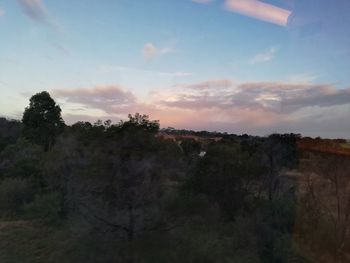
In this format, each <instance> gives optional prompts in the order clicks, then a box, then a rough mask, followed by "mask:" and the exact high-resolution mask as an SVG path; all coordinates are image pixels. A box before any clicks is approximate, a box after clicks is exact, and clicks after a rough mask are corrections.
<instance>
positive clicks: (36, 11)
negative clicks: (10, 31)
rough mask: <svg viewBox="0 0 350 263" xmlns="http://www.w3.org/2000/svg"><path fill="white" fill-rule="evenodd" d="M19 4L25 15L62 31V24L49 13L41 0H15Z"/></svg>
mask: <svg viewBox="0 0 350 263" xmlns="http://www.w3.org/2000/svg"><path fill="white" fill-rule="evenodd" d="M17 1H18V3H19V4H20V5H21V7H22V10H23V12H24V14H25V15H26V16H28V17H29V18H30V19H32V20H33V21H35V22H37V23H41V24H45V25H48V26H50V27H52V28H53V29H55V30H57V31H58V32H62V31H63V29H62V26H61V25H59V24H58V23H57V22H56V21H55V20H54V19H53V18H52V16H51V15H50V14H49V12H48V10H47V8H46V6H45V4H44V3H43V1H42V0H17Z"/></svg>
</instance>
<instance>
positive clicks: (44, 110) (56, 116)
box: [22, 91, 65, 150]
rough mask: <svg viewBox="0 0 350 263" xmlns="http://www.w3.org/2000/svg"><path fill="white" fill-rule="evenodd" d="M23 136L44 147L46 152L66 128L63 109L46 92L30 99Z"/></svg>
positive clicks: (23, 120)
mask: <svg viewBox="0 0 350 263" xmlns="http://www.w3.org/2000/svg"><path fill="white" fill-rule="evenodd" d="M22 122H23V136H24V137H25V138H26V139H28V140H29V141H31V142H33V143H36V144H39V145H42V146H43V147H44V149H45V150H48V149H49V148H50V146H51V145H52V144H53V143H54V142H55V138H56V137H57V135H58V134H60V133H61V132H62V131H63V128H64V126H65V124H64V121H63V119H62V117H61V108H60V106H59V105H57V104H56V102H55V101H54V100H53V99H52V98H51V96H50V94H49V93H48V92H46V91H43V92H40V93H37V94H35V95H33V96H32V97H31V98H30V104H29V107H27V108H26V109H25V111H24V114H23V118H22Z"/></svg>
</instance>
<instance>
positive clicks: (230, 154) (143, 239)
mask: <svg viewBox="0 0 350 263" xmlns="http://www.w3.org/2000/svg"><path fill="white" fill-rule="evenodd" d="M168 129H170V130H171V132H172V133H180V134H184V132H185V131H181V130H180V131H178V132H177V131H176V130H174V129H172V128H168ZM159 132H160V124H159V122H158V121H155V120H150V119H149V117H148V116H146V115H141V114H138V113H137V114H135V115H129V116H128V120H126V121H120V122H119V123H117V124H113V123H111V122H110V121H105V122H102V121H97V122H96V123H93V124H91V123H89V122H77V123H75V124H73V125H66V124H65V123H64V121H63V119H62V117H61V109H60V107H59V105H57V104H56V102H55V101H54V100H53V99H52V98H51V96H50V95H49V93H47V92H41V93H38V94H35V95H34V96H32V97H31V99H30V104H29V106H28V107H27V108H26V109H25V111H24V114H23V118H22V120H21V121H9V120H6V119H0V243H1V242H2V241H3V240H1V231H8V232H5V234H6V235H5V234H4V235H5V236H6V242H7V247H6V248H5V249H3V250H2V251H1V252H0V261H1V262H189V263H190V262H191V263H192V262H193V263H194V262H208V263H209V262H242V263H243V262H247V263H248V262H252V263H253V262H266V263H267V262H269V263H270V262H276V263H277V262H346V261H344V260H346V259H347V258H346V256H347V252H346V251H347V249H348V246H349V243H348V234H347V233H348V229H347V227H346V226H347V223H348V221H347V220H348V219H349V215H350V206H349V209H348V210H349V213H347V212H346V213H345V211H347V209H346V208H347V202H346V200H347V199H346V198H347V197H348V194H347V192H346V189H344V188H340V184H341V185H344V184H345V183H344V181H342V182H340V181H337V180H338V179H337V180H336V179H334V177H332V175H333V174H332V170H331V169H330V170H327V169H326V168H324V166H322V167H323V168H322V169H321V171H320V172H319V174H321V173H323V172H324V171H329V175H328V177H325V178H330V179H329V180H332V182H333V185H335V184H337V187H338V190H337V191H338V192H337V194H338V197H336V198H335V201H337V203H338V205H337V207H338V209H337V210H335V211H336V212H337V216H336V217H334V216H333V213H332V212H329V215H328V216H326V215H325V212H322V211H326V208H325V206H324V204H323V203H322V202H321V201H322V200H320V199H321V198H320V197H319V196H318V195H315V191H316V190H315V189H316V187H320V186H319V184H317V183H316V182H317V181H316V180H314V181H312V182H313V184H311V183H310V184H309V185H308V186H309V188H307V189H306V190H305V191H304V192H303V193H300V191H299V190H300V189H299V188H300V185H301V183H300V180H299V178H297V177H293V176H290V175H289V174H288V172H290V171H296V170H300V169H301V168H302V167H304V166H305V160H306V162H307V160H309V161H310V158H305V156H303V155H301V153H300V152H299V151H298V148H297V141H298V139H299V138H300V135H296V134H272V135H270V136H268V137H253V136H248V135H245V136H236V135H229V134H220V135H221V136H222V139H221V140H219V141H211V142H209V143H206V144H203V143H202V142H200V141H196V140H194V139H191V138H182V139H181V140H180V141H176V140H175V141H174V140H166V139H164V138H162V137H159V136H156V135H157V134H158V133H159ZM162 132H164V130H163V131H162ZM194 134H196V135H198V136H200V135H203V136H204V137H210V134H208V133H207V132H200V133H194ZM217 135H218V133H215V136H217ZM202 151H205V155H200V153H201V152H202ZM302 158H303V159H302ZM325 158H326V159H327V158H328V157H325ZM301 160H303V163H300V161H301ZM324 160H325V159H324V158H323V157H322V158H321V157H319V159H317V161H316V159H312V162H313V165H314V166H315V165H316V167H321V166H319V165H318V164H319V163H323V165H326V164H327V162H325V161H324ZM337 160H338V159H337ZM334 163H335V161H333V162H332V164H334ZM345 163H346V165H347V161H346V160H345V161H344V165H345ZM341 164H342V165H343V163H341ZM339 165H340V164H339ZM305 167H306V168H305V169H303V171H305V172H306V171H309V170H310V169H311V168H310V167H313V166H311V165H306V166H305ZM341 167H343V166H341ZM314 168H315V167H314ZM337 169H342V168H337ZM311 170H312V171H311V172H315V171H316V170H317V169H316V168H315V169H311ZM311 172H310V173H308V175H310V174H311ZM346 173H347V172H346V170H345V172H344V173H343V174H345V175H346ZM343 174H342V175H343ZM345 175H343V177H342V178H346V176H345ZM325 180H326V179H325ZM342 180H345V181H346V179H342ZM326 182H327V180H326ZM298 187H299V188H298ZM329 191H331V190H329ZM312 193H314V195H312ZM316 194H317V193H316ZM328 194H329V193H328ZM303 198H304V199H303ZM307 204H308V205H310V207H311V208H312V209H311V208H310V207H309V208H307V206H306V205H307ZM316 204H317V205H316ZM316 207H317V209H316ZM322 209H323V210H322ZM331 209H332V208H331ZM316 212H317V213H318V214H317V213H316ZM316 215H317V216H316ZM313 216H314V217H313ZM306 217H307V218H306ZM311 219H312V220H311ZM316 219H317V220H318V221H317V222H318V223H319V226H321V227H322V231H323V230H324V232H326V231H328V230H329V231H331V232H329V233H336V234H334V235H333V237H334V240H333V241H330V242H331V245H330V244H329V245H328V246H327V248H328V249H326V248H324V247H322V246H321V245H319V246H317V245H318V243H320V242H319V241H318V243H317V241H316V238H315V237H316V236H317V237H320V235H321V234H320V233H322V231H318V230H315V229H314V223H315V222H316ZM321 219H322V220H324V221H322V222H321ZM328 219H329V220H338V221H339V222H338V221H337V222H338V223H335V224H333V226H332V227H333V228H329V227H328V225H327V224H326V220H328ZM1 222H3V224H4V225H5V226H7V228H6V227H4V229H5V230H3V228H2V225H1V224H2V223H1ZM18 224H20V225H21V226H22V227H21V228H20V230H18V229H17V232H11V231H13V230H11V229H12V228H11V226H12V227H13V228H15V226H17V225H18ZM6 229H8V230H6ZM327 233H328V232H327ZM31 235H32V236H34V237H33V238H32V239H30V240H32V241H31V243H34V245H33V246H34V248H33V247H28V248H27V249H28V250H26V246H27V245H26V244H25V245H23V243H22V242H19V241H18V238H19V239H20V240H21V241H23V240H27V239H29V237H30V236H31ZM16 240H17V241H16ZM311 240H312V241H311ZM36 242H37V243H36ZM332 242H333V243H332ZM42 243H45V245H43V244H42ZM35 244H36V245H35ZM300 244H303V246H304V247H308V248H310V250H311V252H310V251H309V250H307V249H303V248H302V246H301V245H300ZM36 246H37V247H36ZM43 246H44V248H43ZM36 249H38V250H36ZM316 249H318V251H322V254H320V253H314V251H316ZM14 251H16V253H15V252H14ZM33 251H36V252H35V253H34V252H33ZM38 251H39V252H38ZM317 256H319V257H317ZM322 260H323V261H322ZM326 260H327V261H326ZM332 260H334V261H332Z"/></svg>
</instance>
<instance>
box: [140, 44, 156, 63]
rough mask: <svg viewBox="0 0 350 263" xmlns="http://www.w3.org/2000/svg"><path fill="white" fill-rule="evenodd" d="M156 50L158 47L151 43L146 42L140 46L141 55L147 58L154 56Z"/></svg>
mask: <svg viewBox="0 0 350 263" xmlns="http://www.w3.org/2000/svg"><path fill="white" fill-rule="evenodd" d="M158 52H159V51H158V48H157V47H156V46H155V45H154V44H153V43H146V44H145V45H144V47H143V48H142V56H143V58H144V59H147V60H150V59H153V58H155V57H156V56H157V54H158Z"/></svg>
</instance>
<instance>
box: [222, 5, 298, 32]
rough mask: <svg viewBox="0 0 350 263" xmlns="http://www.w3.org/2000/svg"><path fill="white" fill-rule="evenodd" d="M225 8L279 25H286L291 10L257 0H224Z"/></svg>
mask: <svg viewBox="0 0 350 263" xmlns="http://www.w3.org/2000/svg"><path fill="white" fill-rule="evenodd" d="M225 8H226V9H227V10H229V11H232V12H236V13H239V14H242V15H246V16H249V17H252V18H255V19H259V20H262V21H265V22H269V23H273V24H276V25H280V26H287V25H288V18H289V16H290V15H291V14H292V12H291V11H289V10H286V9H283V8H280V7H277V6H274V5H271V4H267V3H264V2H261V1H258V0H226V2H225Z"/></svg>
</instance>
